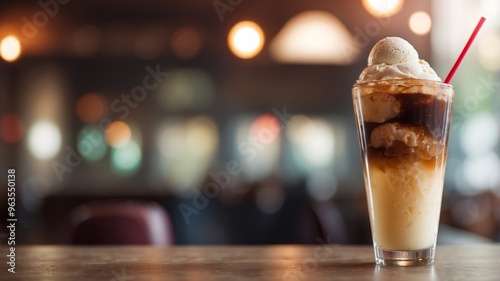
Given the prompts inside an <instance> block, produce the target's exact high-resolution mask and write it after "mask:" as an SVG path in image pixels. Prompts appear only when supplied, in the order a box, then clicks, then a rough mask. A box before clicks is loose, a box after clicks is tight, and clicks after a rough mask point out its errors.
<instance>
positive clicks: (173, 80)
mask: <svg viewBox="0 0 500 281" xmlns="http://www.w3.org/2000/svg"><path fill="white" fill-rule="evenodd" d="M159 91H160V92H159V93H158V95H157V97H158V101H159V104H160V106H161V107H163V108H164V109H165V110H167V111H170V112H178V111H182V110H189V109H194V110H200V109H204V108H207V107H208V106H210V105H211V104H212V101H213V97H214V91H215V90H214V83H213V80H212V78H211V77H210V75H209V74H208V73H207V72H205V71H204V70H202V69H198V68H185V69H178V70H174V71H172V72H171V74H170V75H169V76H168V78H167V79H166V80H165V82H163V84H162V85H161V87H160V89H159Z"/></svg>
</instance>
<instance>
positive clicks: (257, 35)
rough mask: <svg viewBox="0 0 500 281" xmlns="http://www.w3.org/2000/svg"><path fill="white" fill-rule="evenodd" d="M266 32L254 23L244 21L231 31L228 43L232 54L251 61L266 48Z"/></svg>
mask: <svg viewBox="0 0 500 281" xmlns="http://www.w3.org/2000/svg"><path fill="white" fill-rule="evenodd" d="M264 41H265V38H264V32H263V31H262V28H261V27H260V26H259V25H258V24H256V23H255V22H252V21H242V22H239V23H237V24H236V25H234V26H233V27H232V28H231V30H230V31H229V35H228V37H227V42H228V45H229V49H230V50H231V52H232V53H233V54H234V55H235V56H237V57H239V58H242V59H250V58H253V57H255V56H256V55H257V54H259V53H260V51H261V50H262V47H264Z"/></svg>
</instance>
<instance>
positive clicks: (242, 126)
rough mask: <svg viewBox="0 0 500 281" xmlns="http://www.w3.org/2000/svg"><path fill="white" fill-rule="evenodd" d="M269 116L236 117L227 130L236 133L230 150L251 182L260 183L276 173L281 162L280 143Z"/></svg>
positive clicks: (275, 128)
mask: <svg viewBox="0 0 500 281" xmlns="http://www.w3.org/2000/svg"><path fill="white" fill-rule="evenodd" d="M273 118H275V117H274V116H271V115H267V114H264V115H260V116H256V117H250V116H240V117H238V118H236V119H235V120H234V121H233V123H232V125H233V128H232V129H230V130H229V131H236V135H235V140H234V143H233V145H234V146H233V151H234V153H235V157H236V159H237V160H238V162H239V163H240V164H241V166H242V168H243V175H244V176H245V177H246V179H248V180H250V181H253V182H255V181H259V180H262V179H265V178H267V177H269V176H271V175H272V173H273V172H275V171H276V169H277V167H278V163H279V159H280V152H281V141H280V134H279V132H277V131H276V130H277V129H278V128H279V127H277V125H276V126H275V120H274V119H273Z"/></svg>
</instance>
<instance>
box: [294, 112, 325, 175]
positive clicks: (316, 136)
mask: <svg viewBox="0 0 500 281" xmlns="http://www.w3.org/2000/svg"><path fill="white" fill-rule="evenodd" d="M287 136H288V138H289V139H290V142H291V143H292V145H293V146H294V148H295V149H294V151H296V153H298V158H299V159H297V161H298V162H299V163H301V165H305V166H304V167H305V168H306V170H310V171H312V170H314V169H316V168H324V167H326V166H328V165H330V164H331V163H333V157H334V148H335V138H334V134H333V128H332V127H331V125H330V124H328V123H327V122H326V121H323V120H321V119H311V118H309V117H306V116H304V115H298V116H295V117H294V118H293V119H292V120H290V122H289V124H288V127H287Z"/></svg>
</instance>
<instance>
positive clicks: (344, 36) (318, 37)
mask: <svg viewBox="0 0 500 281" xmlns="http://www.w3.org/2000/svg"><path fill="white" fill-rule="evenodd" d="M357 44H358V43H357V42H356V40H355V38H354V36H353V35H351V33H350V32H349V30H348V29H347V28H346V26H345V25H344V24H343V23H342V21H340V20H339V19H338V18H337V17H336V16H334V15H332V14H331V13H329V12H325V11H305V12H302V13H300V14H297V15H295V16H294V17H293V18H291V19H290V20H289V21H288V22H287V23H286V24H285V25H284V26H283V28H282V29H281V30H280V31H279V33H278V34H277V35H276V36H275V37H274V38H273V39H272V41H271V44H270V47H269V52H270V55H271V58H273V60H275V61H278V62H281V63H293V64H334V65H346V64H350V63H352V62H353V61H354V60H355V59H356V58H357V57H358V55H359V53H360V50H359V48H357V47H356V45H357Z"/></svg>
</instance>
